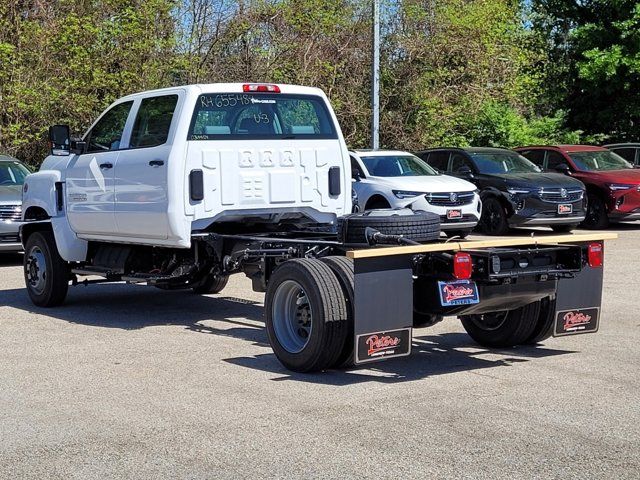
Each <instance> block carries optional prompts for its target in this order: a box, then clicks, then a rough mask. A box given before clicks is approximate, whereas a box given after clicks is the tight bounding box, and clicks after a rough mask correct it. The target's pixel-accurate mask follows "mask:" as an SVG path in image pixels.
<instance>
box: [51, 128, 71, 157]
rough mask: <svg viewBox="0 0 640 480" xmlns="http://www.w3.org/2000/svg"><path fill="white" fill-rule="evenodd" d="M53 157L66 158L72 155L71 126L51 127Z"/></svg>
mask: <svg viewBox="0 0 640 480" xmlns="http://www.w3.org/2000/svg"><path fill="white" fill-rule="evenodd" d="M49 142H50V144H51V155H55V156H60V157H64V156H67V155H71V134H70V133H69V125H53V126H52V127H49Z"/></svg>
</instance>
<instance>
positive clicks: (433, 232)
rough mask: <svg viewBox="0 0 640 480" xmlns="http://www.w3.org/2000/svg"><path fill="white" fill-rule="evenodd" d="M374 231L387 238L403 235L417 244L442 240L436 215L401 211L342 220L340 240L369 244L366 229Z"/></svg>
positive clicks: (379, 212)
mask: <svg viewBox="0 0 640 480" xmlns="http://www.w3.org/2000/svg"><path fill="white" fill-rule="evenodd" d="M367 227H371V228H374V229H376V230H378V231H379V232H380V233H383V234H385V235H402V236H403V237H405V238H408V239H410V240H413V241H416V242H431V241H434V240H437V239H438V238H440V217H439V216H438V215H436V214H435V213H431V212H423V211H416V212H414V211H412V210H409V209H401V210H371V211H368V212H363V213H352V214H350V215H345V216H343V217H340V218H338V240H339V241H342V242H344V243H350V244H356V245H367V239H366V236H365V230H366V229H367Z"/></svg>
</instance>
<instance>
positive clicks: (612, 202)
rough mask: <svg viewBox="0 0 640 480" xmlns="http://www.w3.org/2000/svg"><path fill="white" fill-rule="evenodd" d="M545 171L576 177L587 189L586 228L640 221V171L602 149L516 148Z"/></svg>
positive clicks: (585, 146) (581, 146) (567, 147)
mask: <svg viewBox="0 0 640 480" xmlns="http://www.w3.org/2000/svg"><path fill="white" fill-rule="evenodd" d="M515 150H517V151H518V152H520V154H521V155H523V156H524V157H526V158H528V159H529V160H531V161H532V162H533V163H535V164H536V165H538V166H539V167H541V168H543V169H545V170H554V171H557V172H562V173H565V174H567V175H570V176H572V177H573V178H577V179H578V180H580V181H582V183H584V184H585V185H586V187H587V205H588V206H587V216H586V218H585V220H584V222H583V225H584V226H585V227H587V228H606V227H607V226H608V225H609V222H620V221H625V220H640V169H637V168H634V167H633V165H631V164H630V163H629V162H627V161H626V160H625V159H624V158H622V157H621V156H619V155H617V154H615V153H613V152H611V151H610V150H607V149H606V148H602V147H594V146H589V145H556V146H544V147H539V146H531V147H520V148H516V149H515Z"/></svg>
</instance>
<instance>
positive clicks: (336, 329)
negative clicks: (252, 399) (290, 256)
mask: <svg viewBox="0 0 640 480" xmlns="http://www.w3.org/2000/svg"><path fill="white" fill-rule="evenodd" d="M289 290H291V291H289ZM296 290H298V291H299V293H296ZM300 302H302V303H300ZM294 310H295V313H294V312H293V311H294ZM283 312H285V313H283ZM287 313H288V314H287ZM287 317H289V318H290V319H291V321H287ZM292 317H295V319H299V320H295V321H294V318H292ZM296 322H297V323H296ZM265 323H266V327H267V337H268V338H269V343H270V344H271V348H272V349H273V352H274V353H275V355H276V357H277V358H278V360H280V362H281V363H282V364H283V365H284V366H285V367H286V368H288V369H289V370H293V371H295V372H313V371H319V370H324V369H327V368H329V367H330V366H332V365H335V364H336V362H337V360H338V357H339V356H340V354H341V353H342V350H343V347H344V343H345V340H346V336H347V331H348V316H347V305H346V301H345V297H344V293H343V290H342V287H341V286H340V282H339V281H338V278H337V277H336V275H335V274H334V273H333V271H332V270H331V268H329V266H328V265H326V264H325V263H323V262H321V261H319V260H316V259H295V260H288V261H286V262H284V263H282V264H281V265H280V266H279V267H278V268H277V269H276V270H275V272H274V273H273V275H272V276H271V278H270V279H269V285H268V287H267V294H266V296H265ZM293 323H296V325H295V326H293ZM305 323H309V324H310V325H309V331H308V332H307V334H306V335H301V331H302V330H305ZM305 331H306V330H305ZM296 342H297V343H296Z"/></svg>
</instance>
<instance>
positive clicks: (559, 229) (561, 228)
mask: <svg viewBox="0 0 640 480" xmlns="http://www.w3.org/2000/svg"><path fill="white" fill-rule="evenodd" d="M576 228H578V224H577V223H571V224H569V225H552V226H551V230H553V231H554V232H556V233H571V232H573V231H574V230H575V229H576Z"/></svg>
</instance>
